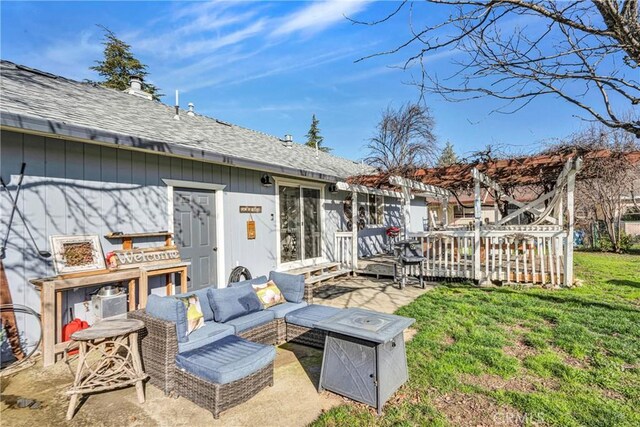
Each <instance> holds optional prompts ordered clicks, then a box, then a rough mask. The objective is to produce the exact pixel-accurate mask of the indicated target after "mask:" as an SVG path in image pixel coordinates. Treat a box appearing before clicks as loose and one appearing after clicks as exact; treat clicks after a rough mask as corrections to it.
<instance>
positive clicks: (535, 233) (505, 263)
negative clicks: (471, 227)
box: [411, 226, 573, 285]
mask: <svg viewBox="0 0 640 427" xmlns="http://www.w3.org/2000/svg"><path fill="white" fill-rule="evenodd" d="M411 237H413V238H416V239H419V240H420V242H421V245H422V249H423V253H424V256H425V258H426V260H425V262H424V270H425V274H426V275H427V276H431V277H435V278H458V279H473V280H477V281H480V282H484V281H506V282H514V283H536V284H551V285H560V284H562V283H563V281H564V253H565V252H564V247H565V245H566V244H567V233H566V231H564V230H563V229H562V228H561V227H558V226H505V227H486V228H483V229H481V230H480V232H479V233H478V235H477V234H476V232H475V231H468V230H442V231H431V232H420V233H411ZM477 239H479V246H480V247H479V250H476V240H477ZM572 243H573V241H572V240H570V241H569V244H572ZM477 258H479V259H477Z"/></svg>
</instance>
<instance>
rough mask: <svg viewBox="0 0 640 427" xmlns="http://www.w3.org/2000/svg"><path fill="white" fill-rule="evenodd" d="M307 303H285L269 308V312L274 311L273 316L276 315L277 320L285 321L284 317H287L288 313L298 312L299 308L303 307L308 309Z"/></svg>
mask: <svg viewBox="0 0 640 427" xmlns="http://www.w3.org/2000/svg"><path fill="white" fill-rule="evenodd" d="M306 306H307V303H306V302H304V301H302V302H298V303H295V302H285V303H284V304H278V305H274V306H272V307H269V308H267V311H272V312H273V314H275V316H276V319H284V316H286V315H287V313H291V312H292V311H294V310H297V309H299V308H302V307H306Z"/></svg>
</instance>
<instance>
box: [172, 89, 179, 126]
mask: <svg viewBox="0 0 640 427" xmlns="http://www.w3.org/2000/svg"><path fill="white" fill-rule="evenodd" d="M179 112H180V101H179V95H178V90H177V89H176V115H175V116H173V119H174V120H180V114H179Z"/></svg>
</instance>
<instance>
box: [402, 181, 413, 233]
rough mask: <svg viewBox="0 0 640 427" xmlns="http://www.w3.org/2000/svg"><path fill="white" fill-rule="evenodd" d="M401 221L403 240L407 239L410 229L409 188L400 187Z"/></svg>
mask: <svg viewBox="0 0 640 427" xmlns="http://www.w3.org/2000/svg"><path fill="white" fill-rule="evenodd" d="M402 221H403V222H404V224H403V226H404V227H403V229H404V238H405V239H408V238H409V228H410V227H411V188H410V187H409V186H403V187H402Z"/></svg>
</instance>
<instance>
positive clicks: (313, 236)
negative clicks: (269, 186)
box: [278, 185, 322, 263]
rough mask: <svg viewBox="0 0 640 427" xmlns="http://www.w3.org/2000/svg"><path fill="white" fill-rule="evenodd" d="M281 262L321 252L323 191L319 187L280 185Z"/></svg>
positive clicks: (297, 260)
mask: <svg viewBox="0 0 640 427" xmlns="http://www.w3.org/2000/svg"><path fill="white" fill-rule="evenodd" d="M278 196H279V212H280V213H279V215H280V218H279V221H280V224H279V225H280V262H281V263H289V262H300V261H302V262H304V261H307V260H312V259H314V258H320V257H321V256H322V224H321V214H320V209H321V202H322V194H321V190H320V189H319V188H310V187H303V186H297V185H279V187H278Z"/></svg>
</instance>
